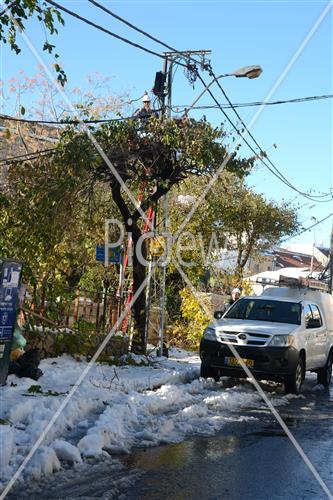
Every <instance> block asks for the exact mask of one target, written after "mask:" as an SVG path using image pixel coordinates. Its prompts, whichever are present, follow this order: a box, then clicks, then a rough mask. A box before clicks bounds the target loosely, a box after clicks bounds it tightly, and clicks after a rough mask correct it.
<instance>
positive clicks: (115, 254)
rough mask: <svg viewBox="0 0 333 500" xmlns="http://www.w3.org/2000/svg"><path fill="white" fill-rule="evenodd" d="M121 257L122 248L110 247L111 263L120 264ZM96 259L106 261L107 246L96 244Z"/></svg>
mask: <svg viewBox="0 0 333 500" xmlns="http://www.w3.org/2000/svg"><path fill="white" fill-rule="evenodd" d="M120 258H121V249H120V247H117V248H109V264H119V263H120ZM96 260H97V261H98V262H104V261H105V246H104V245H97V246H96Z"/></svg>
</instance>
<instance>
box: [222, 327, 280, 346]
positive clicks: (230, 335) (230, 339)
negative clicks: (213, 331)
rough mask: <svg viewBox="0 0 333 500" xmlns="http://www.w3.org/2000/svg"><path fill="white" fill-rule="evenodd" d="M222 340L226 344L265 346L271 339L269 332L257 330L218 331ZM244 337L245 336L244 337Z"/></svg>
mask: <svg viewBox="0 0 333 500" xmlns="http://www.w3.org/2000/svg"><path fill="white" fill-rule="evenodd" d="M217 334H218V337H219V339H220V342H222V343H224V344H235V345H247V346H257V347H260V346H265V345H267V343H268V342H269V341H270V339H271V337H272V336H271V335H269V334H268V333H255V332H251V333H250V332H230V331H226V330H223V331H220V332H217ZM243 337H244V338H243Z"/></svg>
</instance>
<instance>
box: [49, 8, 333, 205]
mask: <svg viewBox="0 0 333 500" xmlns="http://www.w3.org/2000/svg"><path fill="white" fill-rule="evenodd" d="M47 1H50V0H47ZM89 2H90V3H92V4H93V5H95V6H96V7H98V8H100V9H102V10H103V11H104V12H107V13H108V14H110V15H111V16H112V17H114V18H115V19H117V20H119V21H121V22H122V23H124V24H126V25H127V26H129V27H130V28H132V29H134V30H135V31H137V32H139V33H141V34H143V35H144V36H146V37H147V38H149V39H151V40H153V41H155V42H156V43H158V44H160V45H162V46H163V47H165V48H167V49H169V50H172V51H174V52H176V53H178V54H181V52H179V51H178V50H177V49H175V48H174V47H172V46H171V45H168V44H166V43H164V42H162V41H161V40H159V39H158V38H156V37H154V36H152V35H150V34H149V33H148V32H146V31H144V30H142V29H141V28H138V27H137V26H135V25H134V24H132V23H130V22H129V21H127V20H126V19H124V18H122V17H120V16H119V15H118V14H115V13H114V12H113V11H111V10H110V9H107V8H106V7H105V6H104V5H101V4H99V3H98V2H96V0H89ZM188 59H189V60H192V61H194V62H195V63H196V64H198V61H197V60H196V59H192V58H191V57H189V58H188ZM175 63H177V64H179V61H175ZM180 64H181V63H180ZM206 69H208V71H209V73H210V75H211V76H213V77H214V78H215V79H216V75H215V74H214V72H213V70H212V68H211V66H210V67H209V68H206ZM197 77H198V78H199V80H200V81H201V83H202V84H203V85H204V87H205V88H206V90H207V91H208V92H209V94H210V95H211V97H212V98H213V99H214V101H215V102H216V104H217V105H218V107H219V108H220V110H221V111H222V113H223V114H224V116H225V117H226V119H227V120H228V122H229V123H230V124H231V125H232V127H233V128H234V129H235V130H236V132H237V133H238V134H239V135H240V136H241V137H242V139H243V140H244V142H245V144H246V145H247V146H248V147H249V148H250V149H251V151H252V152H254V154H255V155H256V156H258V153H257V152H256V151H255V150H254V149H253V148H252V146H250V144H249V142H248V141H247V140H246V139H245V138H244V136H243V134H241V132H240V131H239V130H238V128H237V127H236V125H235V124H234V123H233V122H232V120H230V118H229V117H228V115H227V114H226V113H225V111H224V110H223V108H222V107H221V105H220V103H219V102H218V101H217V100H216V98H215V97H214V95H213V94H212V92H211V91H210V89H209V88H208V87H207V85H206V84H205V82H204V80H203V78H202V77H201V76H200V74H199V73H197ZM216 83H217V85H218V86H219V88H220V90H221V91H222V93H223V95H224V96H225V98H226V99H227V101H228V103H229V106H230V108H231V109H232V110H233V111H234V112H235V113H236V115H237V117H238V119H239V120H240V122H241V123H242V125H243V127H244V129H245V130H246V131H247V133H248V134H249V136H250V137H251V139H252V140H253V141H254V143H255V144H256V146H257V147H258V148H259V150H260V153H261V154H263V150H262V148H261V146H260V145H259V143H258V142H257V140H256V139H255V137H254V136H253V134H252V133H251V132H250V131H249V130H248V128H247V126H246V124H245V123H244V121H243V119H242V118H241V116H240V115H239V113H238V112H237V111H236V109H235V107H234V106H233V104H232V102H231V101H230V99H229V98H228V96H227V94H226V93H225V91H224V89H223V88H222V86H221V84H220V82H219V81H218V80H217V79H216ZM259 159H260V161H261V162H262V163H263V164H264V165H265V166H266V168H267V169H268V170H269V171H270V172H271V173H272V174H273V175H274V176H275V177H277V178H278V179H279V180H280V181H281V182H283V183H284V184H285V185H287V186H288V187H289V188H291V189H293V190H294V191H296V192H297V193H299V194H301V195H302V196H304V197H305V198H307V199H309V200H312V201H317V200H318V202H321V203H325V202H327V201H330V200H331V199H332V196H331V195H330V193H327V194H325V195H321V196H319V195H318V196H317V195H313V196H309V195H308V194H307V193H303V192H302V191H300V190H299V189H297V188H296V187H295V186H294V185H293V184H291V182H290V181H289V180H288V179H287V178H286V177H285V176H284V175H283V174H282V172H281V171H280V170H279V169H278V168H277V167H276V166H275V165H274V164H273V162H272V161H271V160H270V159H269V158H268V157H267V155H266V159H267V161H268V162H269V163H270V165H271V167H269V166H268V165H267V163H266V162H265V161H264V160H263V158H262V157H261V156H259ZM327 196H330V199H329V200H320V198H324V197H327Z"/></svg>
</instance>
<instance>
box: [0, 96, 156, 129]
mask: <svg viewBox="0 0 333 500" xmlns="http://www.w3.org/2000/svg"><path fill="white" fill-rule="evenodd" d="M133 102H134V101H133ZM154 111H156V112H158V111H160V109H156V110H154ZM0 119H3V120H9V121H14V122H22V123H37V124H38V123H40V124H43V125H80V124H81V123H111V122H122V121H130V120H141V119H142V117H140V116H124V117H120V118H104V119H100V120H86V119H82V120H59V121H56V120H33V119H29V118H18V117H16V116H7V115H0Z"/></svg>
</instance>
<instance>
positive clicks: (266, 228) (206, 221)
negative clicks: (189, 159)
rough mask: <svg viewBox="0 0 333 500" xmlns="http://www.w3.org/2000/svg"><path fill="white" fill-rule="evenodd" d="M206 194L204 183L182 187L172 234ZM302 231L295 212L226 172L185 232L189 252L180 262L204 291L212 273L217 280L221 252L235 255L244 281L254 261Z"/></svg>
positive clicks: (173, 213) (172, 212)
mask: <svg viewBox="0 0 333 500" xmlns="http://www.w3.org/2000/svg"><path fill="white" fill-rule="evenodd" d="M204 188H205V181H204V180H203V179H202V178H198V179H196V180H193V179H192V180H191V182H190V183H189V182H188V181H186V182H184V183H182V184H181V186H179V189H178V190H177V192H176V193H174V194H173V196H174V197H173V200H172V202H171V203H170V207H171V208H170V225H171V230H172V232H177V228H178V227H179V220H180V219H181V220H182V219H185V217H186V215H187V214H188V213H189V212H190V210H191V208H192V205H193V202H194V201H195V199H196V198H199V196H200V195H201V194H202V192H203V190H204ZM189 193H191V194H190V195H189ZM181 197H182V198H181ZM186 197H187V198H186ZM186 200H187V201H186ZM180 214H181V217H180ZM298 227H299V224H298V221H297V214H296V209H295V207H293V206H292V205H291V204H289V203H276V202H274V201H270V200H266V199H265V198H264V196H263V195H261V194H258V193H255V192H254V191H253V189H251V188H249V187H248V186H247V185H246V183H245V177H241V176H239V175H235V174H233V173H230V172H227V171H224V172H223V174H222V175H220V176H219V178H218V179H216V181H215V183H214V184H213V185H212V188H211V190H209V192H208V193H207V195H206V197H205V199H204V200H203V201H202V203H201V204H200V205H199V207H198V208H197V210H196V211H195V212H194V214H193V216H192V217H191V219H190V220H189V222H188V224H187V225H186V227H185V228H184V235H185V232H188V233H189V234H188V237H187V239H185V241H184V243H185V244H186V243H188V244H189V248H188V249H187V250H185V251H183V252H181V257H182V259H183V260H184V261H185V262H186V261H188V262H189V263H190V265H189V267H188V269H187V273H188V276H189V277H190V279H191V281H192V282H193V283H195V284H197V285H199V284H200V281H201V282H203V281H204V278H205V273H207V269H210V271H211V272H212V273H213V274H214V275H215V274H216V269H214V261H216V260H218V258H219V255H218V254H219V249H223V248H227V249H228V250H236V251H237V266H236V269H235V274H236V276H238V278H237V279H238V280H239V278H241V276H242V274H243V270H244V267H245V265H246V263H247V261H248V259H249V257H250V256H255V255H258V254H259V253H260V252H262V251H264V250H267V249H268V248H271V247H272V245H274V244H276V243H278V241H279V240H280V239H281V237H282V236H285V235H292V234H294V233H295V232H296V231H297V229H298ZM192 235H193V236H192ZM194 239H195V245H193V241H194ZM182 243H183V241H182ZM191 243H192V245H191ZM170 271H172V268H171V269H170Z"/></svg>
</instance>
